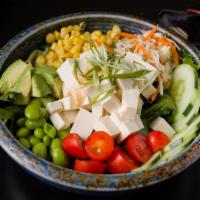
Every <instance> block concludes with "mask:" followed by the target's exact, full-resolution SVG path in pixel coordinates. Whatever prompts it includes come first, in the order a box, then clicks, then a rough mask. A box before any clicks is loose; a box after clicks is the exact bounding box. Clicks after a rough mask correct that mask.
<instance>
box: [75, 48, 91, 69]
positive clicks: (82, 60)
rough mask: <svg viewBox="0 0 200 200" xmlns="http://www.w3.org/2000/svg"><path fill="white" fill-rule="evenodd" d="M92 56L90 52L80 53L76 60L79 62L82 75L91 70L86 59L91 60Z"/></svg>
mask: <svg viewBox="0 0 200 200" xmlns="http://www.w3.org/2000/svg"><path fill="white" fill-rule="evenodd" d="M93 57H94V55H93V53H92V51H86V52H84V53H82V54H81V55H80V57H79V59H78V61H79V68H80V69H81V71H82V72H83V73H86V72H87V71H88V70H90V69H91V67H92V65H91V64H90V63H89V62H88V61H87V58H93Z"/></svg>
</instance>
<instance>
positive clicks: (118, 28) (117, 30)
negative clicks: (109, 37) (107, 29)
mask: <svg viewBox="0 0 200 200" xmlns="http://www.w3.org/2000/svg"><path fill="white" fill-rule="evenodd" d="M112 32H115V33H117V34H119V33H120V32H121V29H120V27H119V26H118V25H114V26H113V28H112Z"/></svg>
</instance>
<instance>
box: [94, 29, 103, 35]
mask: <svg viewBox="0 0 200 200" xmlns="http://www.w3.org/2000/svg"><path fill="white" fill-rule="evenodd" d="M92 35H96V36H101V35H102V32H101V31H99V30H98V31H93V32H92Z"/></svg>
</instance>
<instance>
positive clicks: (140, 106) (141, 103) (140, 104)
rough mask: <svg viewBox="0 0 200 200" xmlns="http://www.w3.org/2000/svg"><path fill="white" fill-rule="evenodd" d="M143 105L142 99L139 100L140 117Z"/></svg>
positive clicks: (138, 110)
mask: <svg viewBox="0 0 200 200" xmlns="http://www.w3.org/2000/svg"><path fill="white" fill-rule="evenodd" d="M143 104H144V102H143V100H142V98H139V101H138V108H137V114H138V115H141V112H142V106H143Z"/></svg>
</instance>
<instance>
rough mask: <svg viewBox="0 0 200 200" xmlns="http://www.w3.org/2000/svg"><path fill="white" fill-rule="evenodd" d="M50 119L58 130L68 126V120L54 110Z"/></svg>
mask: <svg viewBox="0 0 200 200" xmlns="http://www.w3.org/2000/svg"><path fill="white" fill-rule="evenodd" d="M50 120H51V122H52V123H53V125H54V127H55V128H56V130H58V131H61V130H66V129H67V128H69V126H70V123H69V121H67V120H66V119H65V118H64V117H63V115H62V113H58V112H55V113H53V114H51V115H50Z"/></svg>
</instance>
